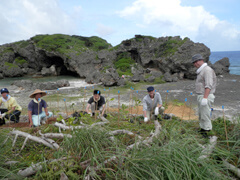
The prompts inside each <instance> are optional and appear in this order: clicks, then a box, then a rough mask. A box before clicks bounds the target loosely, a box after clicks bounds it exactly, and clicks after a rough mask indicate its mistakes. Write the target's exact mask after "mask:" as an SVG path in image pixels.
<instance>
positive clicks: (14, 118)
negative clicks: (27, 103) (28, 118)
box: [0, 109, 21, 125]
mask: <svg viewBox="0 0 240 180" xmlns="http://www.w3.org/2000/svg"><path fill="white" fill-rule="evenodd" d="M0 111H1V114H3V113H5V112H8V110H7V109H0ZM20 114H21V111H18V110H15V111H13V112H12V113H10V114H7V115H6V116H5V117H4V118H1V119H0V125H3V124H5V119H9V120H10V121H14V122H15V123H18V122H19V116H20Z"/></svg>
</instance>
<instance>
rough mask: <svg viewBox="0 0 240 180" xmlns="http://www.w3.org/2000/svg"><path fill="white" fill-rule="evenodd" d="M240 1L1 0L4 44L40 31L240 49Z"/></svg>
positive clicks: (115, 41) (1, 41) (0, 32)
mask: <svg viewBox="0 0 240 180" xmlns="http://www.w3.org/2000/svg"><path fill="white" fill-rule="evenodd" d="M239 7H240V1H239V0H120V1H113V0H0V45H2V44H6V43H11V42H16V41H20V40H28V39H29V38H31V37H33V36H35V35H37V34H59V33H60V34H68V35H79V36H87V37H90V36H99V37H101V38H103V39H105V40H107V41H108V42H109V43H111V44H112V45H113V46H116V45H118V44H120V43H121V42H122V41H123V40H126V39H130V38H133V37H134V35H135V34H141V35H148V36H153V37H165V36H180V37H181V38H184V37H189V38H190V39H191V40H192V41H193V42H199V43H204V44H205V45H206V46H207V47H209V48H210V50H211V51H239V50H240V12H239Z"/></svg>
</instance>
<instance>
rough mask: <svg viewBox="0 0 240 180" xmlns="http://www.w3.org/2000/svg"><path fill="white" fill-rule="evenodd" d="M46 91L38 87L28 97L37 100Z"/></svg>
mask: <svg viewBox="0 0 240 180" xmlns="http://www.w3.org/2000/svg"><path fill="white" fill-rule="evenodd" d="M46 95H47V93H46V92H44V91H41V90H40V89H36V90H35V91H34V92H33V93H32V94H31V95H30V96H29V97H30V98H35V99H36V100H38V99H39V98H41V97H43V96H46Z"/></svg>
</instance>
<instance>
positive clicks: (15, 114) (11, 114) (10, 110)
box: [0, 88, 22, 125]
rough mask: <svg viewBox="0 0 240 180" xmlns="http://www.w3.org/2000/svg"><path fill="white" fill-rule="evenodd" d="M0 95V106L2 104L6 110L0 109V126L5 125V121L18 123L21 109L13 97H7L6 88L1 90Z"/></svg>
mask: <svg viewBox="0 0 240 180" xmlns="http://www.w3.org/2000/svg"><path fill="white" fill-rule="evenodd" d="M1 95H2V98H0V106H1V105H2V104H4V106H5V108H6V109H4V108H3V109H0V125H3V124H5V119H10V121H13V122H14V123H18V122H19V116H20V114H21V111H22V107H21V106H20V105H19V104H18V103H17V101H16V99H15V98H14V97H11V96H10V95H9V91H8V89H7V88H3V89H1Z"/></svg>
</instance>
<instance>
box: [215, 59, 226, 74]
mask: <svg viewBox="0 0 240 180" xmlns="http://www.w3.org/2000/svg"><path fill="white" fill-rule="evenodd" d="M229 66H230V63H229V59H228V58H227V57H225V58H223V59H220V60H219V61H217V62H215V63H214V64H213V65H212V68H213V69H214V71H215V73H216V75H224V74H229V71H230V70H229Z"/></svg>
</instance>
